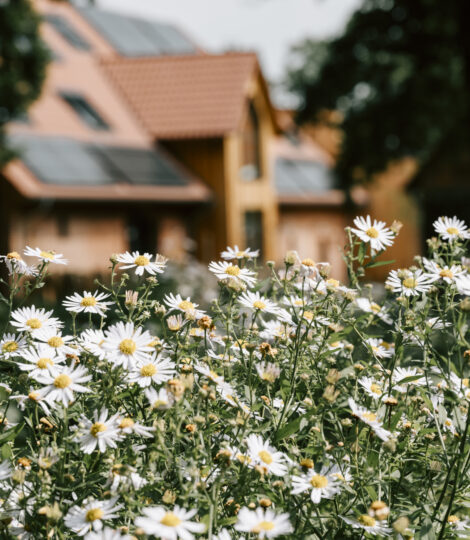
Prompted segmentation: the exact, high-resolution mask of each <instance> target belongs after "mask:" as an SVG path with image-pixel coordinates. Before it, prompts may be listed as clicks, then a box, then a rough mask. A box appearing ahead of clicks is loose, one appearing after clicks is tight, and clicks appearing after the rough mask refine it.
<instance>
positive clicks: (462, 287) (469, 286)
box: [455, 274, 470, 296]
mask: <svg viewBox="0 0 470 540" xmlns="http://www.w3.org/2000/svg"><path fill="white" fill-rule="evenodd" d="M455 285H456V286H457V290H458V291H459V294H464V295H465V296H470V275H469V274H465V275H463V276H461V277H459V278H458V279H457V280H456V281H455Z"/></svg>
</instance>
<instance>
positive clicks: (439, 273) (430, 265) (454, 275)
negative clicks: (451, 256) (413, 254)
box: [423, 259, 466, 284]
mask: <svg viewBox="0 0 470 540" xmlns="http://www.w3.org/2000/svg"><path fill="white" fill-rule="evenodd" d="M423 266H424V268H426V271H427V272H428V273H429V274H431V275H432V276H434V277H435V279H436V281H437V280H442V281H444V282H445V283H448V284H451V283H454V282H456V281H458V280H459V279H462V278H463V277H464V276H465V275H466V271H465V270H464V269H463V268H462V267H461V266H459V265H457V264H452V265H451V266H450V267H449V266H447V265H444V266H439V265H438V264H437V263H436V262H435V261H430V260H429V259H423Z"/></svg>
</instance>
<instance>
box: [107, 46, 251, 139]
mask: <svg viewBox="0 0 470 540" xmlns="http://www.w3.org/2000/svg"><path fill="white" fill-rule="evenodd" d="M103 65H104V67H105V70H106V72H107V73H108V74H109V76H110V77H111V79H112V80H113V81H114V83H115V84H116V85H117V87H118V88H119V89H120V90H121V91H122V93H123V94H124V96H125V97H126V98H127V100H128V102H129V103H130V106H131V107H132V109H133V110H134V111H135V113H136V114H137V115H138V116H139V118H140V120H141V121H142V123H143V124H144V125H145V127H146V128H147V130H148V131H149V132H150V133H151V134H152V135H153V136H154V137H156V138H158V139H179V138H195V137H217V136H221V135H223V134H225V133H228V132H230V131H233V130H235V129H237V128H238V126H239V123H240V119H241V115H242V110H243V105H244V96H245V92H246V87H247V84H248V83H249V81H250V78H251V76H252V75H253V74H254V73H255V70H256V69H258V62H257V59H256V55H255V54H254V53H227V54H223V55H201V56H199V55H193V56H170V57H168V56H167V57H152V58H124V59H112V60H104V61H103Z"/></svg>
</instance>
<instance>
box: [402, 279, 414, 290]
mask: <svg viewBox="0 0 470 540" xmlns="http://www.w3.org/2000/svg"><path fill="white" fill-rule="evenodd" d="M416 285H418V282H417V281H416V279H415V278H414V277H408V278H406V279H404V280H403V287H406V288H407V289H414V288H415V287H416Z"/></svg>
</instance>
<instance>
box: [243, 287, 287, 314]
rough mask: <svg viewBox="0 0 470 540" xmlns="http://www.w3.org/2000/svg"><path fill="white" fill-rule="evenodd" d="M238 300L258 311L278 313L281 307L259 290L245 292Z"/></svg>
mask: <svg viewBox="0 0 470 540" xmlns="http://www.w3.org/2000/svg"><path fill="white" fill-rule="evenodd" d="M238 302H239V303H240V304H241V305H242V306H244V307H247V308H248V309H251V310H253V311H256V312H258V311H259V312H262V313H272V314H273V315H276V314H277V313H278V311H279V307H278V306H277V305H276V304H275V303H274V302H272V301H271V300H269V299H268V298H266V297H265V296H261V295H260V293H259V292H258V291H256V292H254V293H253V292H250V291H246V292H244V293H243V294H242V295H241V296H240V298H239V299H238Z"/></svg>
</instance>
